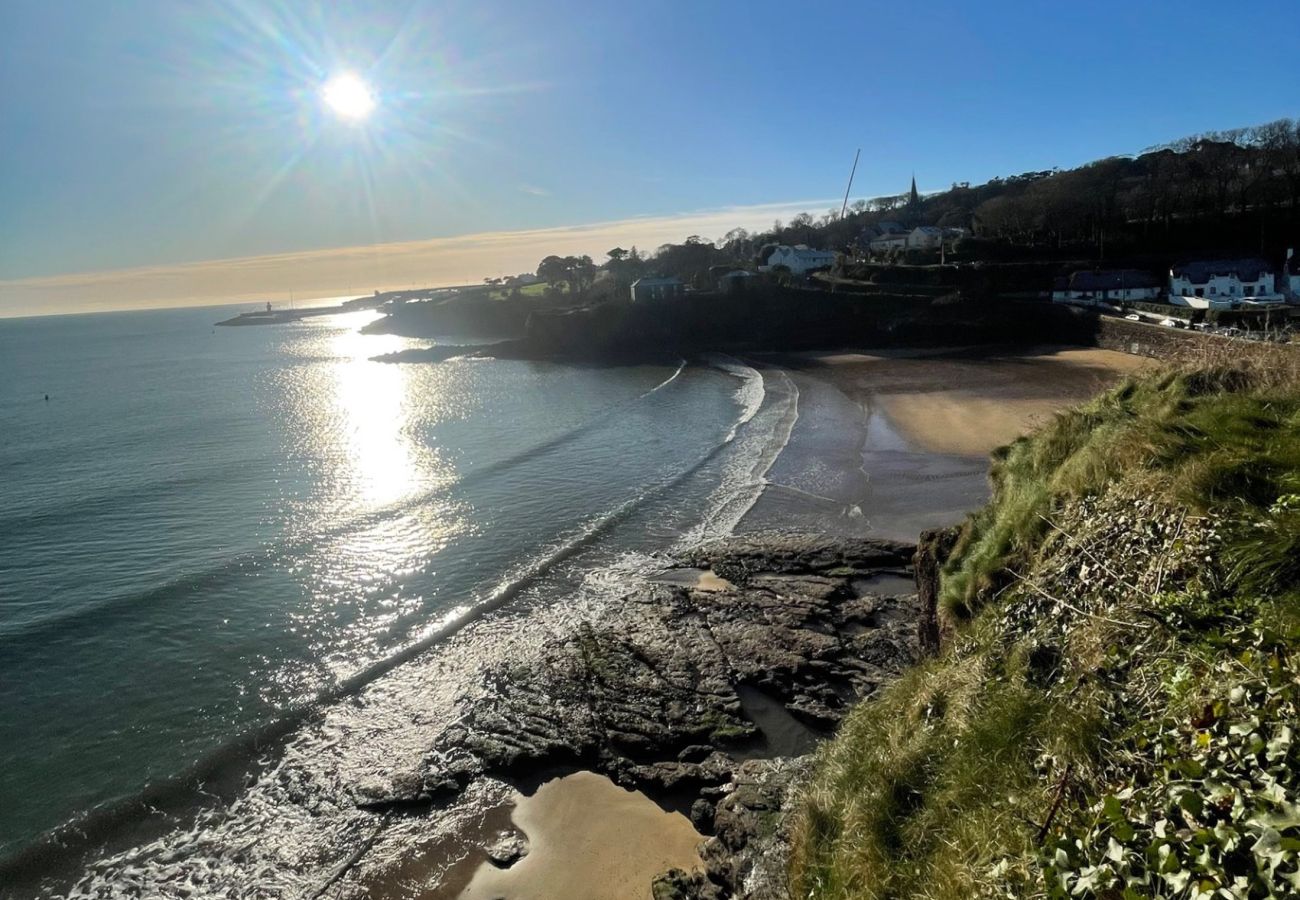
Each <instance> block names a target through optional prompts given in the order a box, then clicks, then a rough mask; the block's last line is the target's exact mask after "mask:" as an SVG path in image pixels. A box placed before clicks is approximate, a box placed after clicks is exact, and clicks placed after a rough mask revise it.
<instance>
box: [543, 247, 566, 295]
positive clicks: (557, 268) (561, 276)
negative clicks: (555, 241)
mask: <svg viewBox="0 0 1300 900" xmlns="http://www.w3.org/2000/svg"><path fill="white" fill-rule="evenodd" d="M537 277H538V278H540V279H542V281H545V282H546V283H547V284H549V285H550V286H551V287H553V288H558V287H559V285H560V283H561V282H567V281H568V280H569V267H568V264H567V263H565V261H564V259H563V258H562V257H559V256H555V255H551V256H548V257H546V258H545V259H543V260H542V261H541V262H540V263H538V265H537Z"/></svg>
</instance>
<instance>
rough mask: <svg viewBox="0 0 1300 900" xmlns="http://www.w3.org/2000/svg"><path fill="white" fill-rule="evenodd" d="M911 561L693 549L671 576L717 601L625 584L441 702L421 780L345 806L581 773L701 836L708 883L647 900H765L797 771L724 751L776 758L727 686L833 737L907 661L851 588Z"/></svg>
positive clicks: (799, 540) (903, 631)
mask: <svg viewBox="0 0 1300 900" xmlns="http://www.w3.org/2000/svg"><path fill="white" fill-rule="evenodd" d="M912 553H913V548H912V547H910V546H908V545H905V544H901V543H896V542H891V541H870V540H856V541H833V540H827V539H824V538H817V537H785V536H781V537H773V536H771V535H758V536H755V535H749V536H745V537H742V538H737V539H734V540H730V541H726V542H723V543H717V544H711V545H708V546H707V547H704V548H701V549H700V550H698V551H695V552H694V553H692V554H688V556H689V558H688V559H686V560H683V561H682V563H683V565H686V566H690V567H694V568H700V569H709V568H711V569H712V570H713V571H715V572H716V573H718V574H719V575H721V576H722V577H725V578H727V579H728V580H729V581H731V582H732V585H733V586H732V587H731V588H728V589H726V590H722V591H717V592H708V591H698V590H691V589H690V588H688V587H685V586H682V585H674V584H671V583H646V584H643V585H629V590H628V593H627V594H626V596H625V597H624V598H623V599H622V601H621V602H620V603H618V604H616V605H611V606H610V607H609V608H608V609H605V610H602V611H601V613H600V615H599V617H598V618H597V619H595V620H593V621H592V622H590V623H588V624H586V625H584V626H582V627H580V628H579V629H577V630H576V631H575V632H571V633H569V634H567V635H564V634H560V635H554V636H550V637H546V638H544V639H543V640H542V641H541V642H540V644H539V645H538V646H537V648H536V649H535V650H534V651H531V655H530V658H529V659H528V660H527V661H526V662H524V661H517V662H509V663H506V662H502V663H499V664H497V665H495V666H490V667H489V668H488V669H487V670H486V671H484V672H483V673H482V677H481V679H480V681H479V683H478V684H477V685H475V686H474V687H473V688H470V689H467V690H466V691H465V693H464V694H463V695H462V696H461V697H459V698H458V700H457V707H458V708H457V710H456V715H455V716H454V717H453V718H452V724H449V725H448V726H447V727H446V729H445V730H444V731H443V732H442V733H441V735H440V736H439V737H438V739H437V740H436V742H435V744H434V746H433V747H432V748H431V751H430V753H429V755H428V756H427V757H426V760H427V762H426V769H425V771H423V772H421V773H419V775H418V777H404V778H403V779H401V784H382V783H381V784H376V785H372V786H370V788H369V789H368V790H364V791H363V790H358V791H357V792H356V793H357V799H358V803H359V805H364V806H366V808H370V809H390V808H393V807H396V806H401V805H414V804H428V803H432V802H441V800H442V799H445V797H446V796H447V795H449V794H451V793H454V792H456V791H459V790H461V789H463V787H464V786H465V785H466V784H468V783H469V781H470V780H472V779H473V778H476V777H478V776H480V775H495V776H498V777H500V776H507V777H526V776H527V777H531V776H537V775H542V774H544V773H547V772H551V771H553V770H557V769H564V768H573V767H582V768H590V769H593V770H596V771H600V772H603V773H605V774H607V775H608V776H609V777H610V778H612V779H613V780H614V781H615V782H617V783H619V784H622V785H624V786H627V787H635V788H639V789H642V790H645V791H646V792H647V793H648V794H649V795H650V796H652V797H657V798H658V799H660V800H661V801H663V802H670V801H671V802H672V803H673V804H684V805H686V807H687V808H689V809H690V812H691V818H692V820H693V821H694V822H695V823H696V825H697V827H698V828H699V830H700V831H701V832H703V833H709V834H713V835H714V837H712V838H710V840H709V841H708V842H707V844H706V848H705V851H704V858H705V860H706V864H707V866H708V872H709V878H708V879H703V878H685V879H684V880H683V879H682V878H678V877H676V876H673V877H671V878H670V877H667V876H665V878H663V879H661V880H660V881H659V882H657V883H656V896H665V897H667V896H683V897H686V896H690V897H714V896H724V895H725V896H730V895H735V896H755V897H778V896H782V895H781V894H780V893H779V892H776V891H777V887H776V885H777V882H778V881H779V880H780V879H779V878H778V871H777V870H778V868H779V866H783V865H784V863H783V860H784V858H785V857H784V855H783V854H784V853H785V852H786V848H785V844H784V843H783V842H784V841H786V838H785V837H784V836H783V835H784V832H783V831H782V830H781V819H782V816H781V811H782V809H783V808H784V806H783V804H785V803H786V802H787V799H788V796H789V794H790V785H791V784H792V782H793V779H794V778H795V777H796V775H797V774H798V773H799V772H801V771H802V769H801V768H800V767H798V766H792V765H791V764H790V763H789V761H788V760H781V759H779V758H778V759H769V760H762V759H757V760H749V761H746V762H738V761H737V758H736V757H735V756H733V755H731V754H730V753H729V752H726V751H728V749H729V748H745V749H746V752H747V753H753V752H755V751H754V747H755V745H756V744H758V745H761V746H764V747H775V746H783V745H782V744H781V743H780V742H774V741H769V740H768V739H767V738H766V737H765V736H761V735H760V733H759V731H758V726H757V725H756V723H755V722H754V721H751V720H750V719H749V718H748V717H747V716H746V713H745V709H744V707H743V706H742V703H741V700H740V696H739V695H738V693H737V691H738V688H739V687H740V686H746V690H748V689H749V688H759V689H761V691H762V693H764V694H766V695H768V696H770V698H771V699H772V702H774V703H776V704H778V705H779V706H781V707H783V708H784V710H785V713H788V715H789V716H793V717H794V718H795V719H796V720H799V721H801V722H803V723H806V724H808V725H811V726H813V727H814V728H815V729H817V730H819V731H822V732H829V731H830V730H831V729H833V728H834V726H835V725H837V724H838V723H839V721H840V719H841V718H842V717H843V715H844V714H845V712H846V711H847V710H848V709H849V708H850V707H851V705H852V704H853V703H854V702H856V701H857V700H859V699H861V698H863V697H866V696H868V695H870V694H871V693H872V692H873V691H875V690H876V689H877V687H878V686H879V685H880V684H882V683H884V682H885V681H886V680H887V679H888V678H890V677H891V676H892V675H894V674H895V673H897V672H899V671H900V670H901V669H902V668H903V667H904V666H906V665H907V664H909V663H910V662H911V661H912V659H913V658H914V656H915V646H916V633H917V625H916V605H915V599H914V598H913V597H911V596H902V597H876V596H869V597H862V596H859V593H858V592H857V591H856V590H855V589H854V587H853V582H854V580H855V579H860V578H864V577H870V576H872V575H873V574H876V573H877V572H878V571H880V570H884V571H886V572H897V571H898V570H899V569H900V568H901V567H905V566H906V565H907V564H908V562H909V560H910V559H911V556H912ZM767 727H769V728H773V727H776V726H775V725H774V724H773V723H772V722H768V723H767ZM760 738H762V739H761V740H760ZM813 739H814V740H815V736H814V738H813ZM767 752H772V751H771V750H768V751H767ZM787 752H790V751H787ZM794 752H804V751H803V750H799V751H794ZM678 808H681V807H680V806H679V807H678ZM501 856H502V859H505V858H508V857H509V856H510V853H509V852H503V853H502V854H501ZM769 858H770V859H771V860H778V861H782V862H779V864H778V863H776V862H769ZM755 885H758V886H759V888H755V887H754V886H755ZM764 885H766V886H764ZM719 886H721V887H719ZM742 888H743V890H742ZM664 891H692V892H693V893H676V894H674V893H663V892H664ZM710 892H712V893H710ZM728 892H729V893H728ZM747 892H748V893H747Z"/></svg>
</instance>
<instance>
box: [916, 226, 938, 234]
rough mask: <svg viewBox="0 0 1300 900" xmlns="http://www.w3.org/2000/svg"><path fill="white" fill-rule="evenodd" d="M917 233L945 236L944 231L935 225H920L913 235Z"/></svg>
mask: <svg viewBox="0 0 1300 900" xmlns="http://www.w3.org/2000/svg"><path fill="white" fill-rule="evenodd" d="M916 231H919V232H921V233H922V234H943V229H942V228H938V227H936V226H934V225H918V226H916V229H915V230H914V231H913V234H915V233H916Z"/></svg>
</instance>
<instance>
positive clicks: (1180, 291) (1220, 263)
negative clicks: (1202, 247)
mask: <svg viewBox="0 0 1300 900" xmlns="http://www.w3.org/2000/svg"><path fill="white" fill-rule="evenodd" d="M1281 299H1282V295H1281V294H1280V293H1278V291H1277V289H1276V285H1275V278H1274V275H1273V270H1272V268H1271V267H1270V266H1269V264H1268V263H1267V262H1265V261H1264V260H1262V259H1255V258H1250V259H1211V260H1198V261H1196V262H1190V263H1184V264H1182V265H1177V266H1174V267H1173V268H1172V269H1170V270H1169V302H1170V303H1173V304H1175V305H1177V306H1191V307H1194V308H1200V309H1232V308H1234V307H1240V306H1241V305H1242V303H1243V302H1244V303H1246V304H1247V305H1252V306H1253V305H1256V304H1258V303H1259V302H1261V301H1272V302H1277V301H1280V300H1281ZM1196 301H1200V302H1196Z"/></svg>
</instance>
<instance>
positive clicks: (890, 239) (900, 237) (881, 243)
mask: <svg viewBox="0 0 1300 900" xmlns="http://www.w3.org/2000/svg"><path fill="white" fill-rule="evenodd" d="M909 234H910V232H906V231H905V232H903V233H902V234H884V235H881V236H880V237H878V238H873V239H872V241H871V244H870V245H869V246H870V247H871V252H872V253H888V252H889V251H890V250H905V249H907V238H908V236H909Z"/></svg>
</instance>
